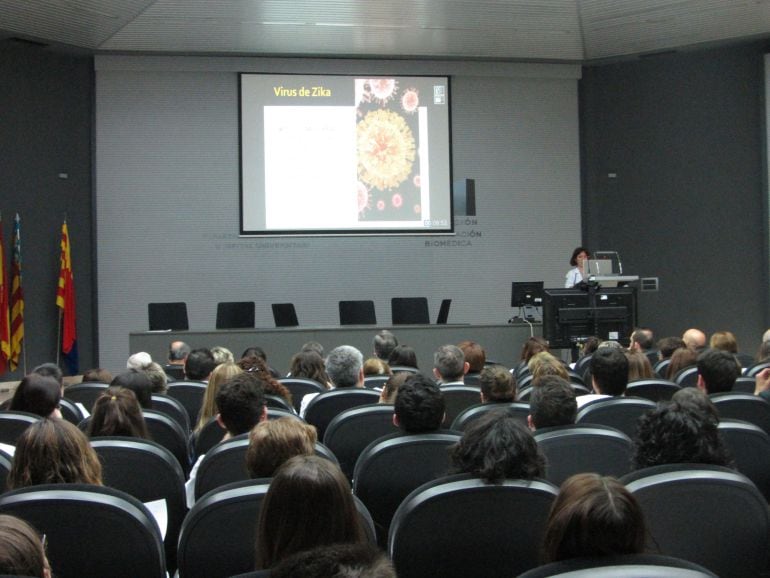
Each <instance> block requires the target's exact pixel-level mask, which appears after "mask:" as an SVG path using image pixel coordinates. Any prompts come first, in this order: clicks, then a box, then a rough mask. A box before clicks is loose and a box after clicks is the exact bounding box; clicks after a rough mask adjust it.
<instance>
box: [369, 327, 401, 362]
mask: <svg viewBox="0 0 770 578" xmlns="http://www.w3.org/2000/svg"><path fill="white" fill-rule="evenodd" d="M397 346H398V339H396V336H395V335H393V334H392V333H391V332H390V331H388V330H387V329H383V330H382V331H380V332H379V333H377V334H376V335H375V336H374V339H373V340H372V349H373V352H374V355H375V357H379V358H380V359H382V360H383V361H390V355H391V353H393V350H394V349H395V348H396V347H397Z"/></svg>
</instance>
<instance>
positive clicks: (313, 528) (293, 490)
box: [256, 455, 366, 569]
mask: <svg viewBox="0 0 770 578" xmlns="http://www.w3.org/2000/svg"><path fill="white" fill-rule="evenodd" d="M365 542H366V534H365V532H364V528H363V525H362V524H361V521H360V518H359V515H358V511H357V509H356V506H355V502H354V501H353V494H352V492H351V491H350V484H349V483H348V481H347V479H345V475H344V474H343V473H342V471H341V470H340V468H339V466H337V465H336V464H334V463H332V462H331V461H329V460H327V459H325V458H321V457H318V456H315V455H313V456H296V457H293V458H291V459H289V460H288V461H287V462H286V463H284V464H283V465H282V466H281V467H280V468H279V469H278V471H277V472H276V473H275V477H274V478H273V481H272V482H271V483H270V489H269V490H268V491H267V495H265V498H264V500H263V502H262V507H261V508H260V511H259V521H258V523H257V543H256V568H257V569H263V568H271V567H272V566H274V565H276V564H277V563H278V562H280V561H281V560H283V559H284V558H287V557H289V556H291V555H292V554H295V553H297V552H301V551H303V550H308V549H310V548H313V547H316V546H323V545H328V544H337V543H356V544H358V543H365Z"/></svg>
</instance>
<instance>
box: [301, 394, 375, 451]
mask: <svg viewBox="0 0 770 578" xmlns="http://www.w3.org/2000/svg"><path fill="white" fill-rule="evenodd" d="M379 401H380V394H379V393H377V392H376V391H374V390H371V389H366V388H359V387H345V388H339V389H330V390H328V391H325V392H323V393H321V394H319V395H317V396H315V397H314V398H313V399H312V400H311V401H310V403H309V404H308V406H307V409H306V410H305V421H306V422H307V423H309V424H311V425H314V426H315V427H316V430H318V439H323V436H324V434H325V433H326V427H327V426H328V425H329V423H330V422H331V421H332V420H333V419H334V418H335V417H337V416H338V415H339V414H340V413H342V412H343V411H345V410H346V409H350V408H351V407H358V406H359V405H367V404H372V403H378V402H379Z"/></svg>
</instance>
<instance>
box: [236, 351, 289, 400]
mask: <svg viewBox="0 0 770 578" xmlns="http://www.w3.org/2000/svg"><path fill="white" fill-rule="evenodd" d="M238 365H239V366H240V368H241V369H243V371H247V372H249V373H253V374H254V375H256V376H257V377H258V378H259V379H260V381H262V385H264V387H265V393H267V394H269V395H277V396H278V397H281V398H283V399H284V400H285V401H286V402H287V403H289V404H291V403H292V397H291V392H290V391H289V390H288V389H286V386H285V385H284V384H282V383H281V382H280V381H278V379H276V377H275V375H274V373H273V371H272V370H271V369H270V368H269V367H268V366H267V362H266V361H265V360H264V359H262V358H261V357H260V356H258V355H256V354H250V355H247V356H246V357H243V358H241V359H240V360H239V361H238Z"/></svg>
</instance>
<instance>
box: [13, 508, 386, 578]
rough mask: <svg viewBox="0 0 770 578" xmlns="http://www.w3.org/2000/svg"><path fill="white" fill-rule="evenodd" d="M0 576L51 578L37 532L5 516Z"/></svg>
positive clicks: (25, 524)
mask: <svg viewBox="0 0 770 578" xmlns="http://www.w3.org/2000/svg"><path fill="white" fill-rule="evenodd" d="M0 574H2V575H3V576H35V577H37V578H51V565H50V564H49V563H48V558H47V557H46V554H45V547H44V544H43V543H42V541H41V540H40V537H39V536H38V534H37V532H36V531H35V530H34V529H33V528H32V526H30V525H29V524H28V523H27V522H25V521H24V520H22V519H20V518H17V517H15V516H9V515H7V514H0ZM394 576H395V574H394Z"/></svg>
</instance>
